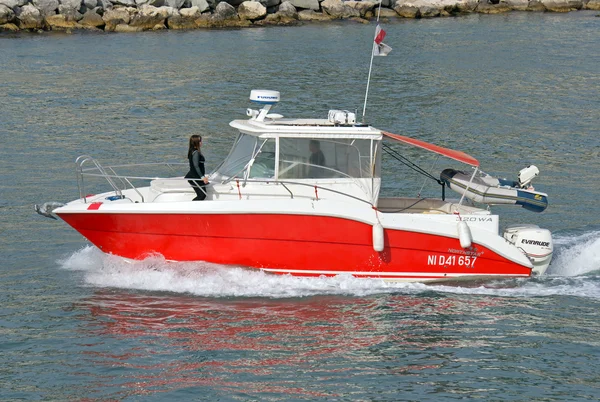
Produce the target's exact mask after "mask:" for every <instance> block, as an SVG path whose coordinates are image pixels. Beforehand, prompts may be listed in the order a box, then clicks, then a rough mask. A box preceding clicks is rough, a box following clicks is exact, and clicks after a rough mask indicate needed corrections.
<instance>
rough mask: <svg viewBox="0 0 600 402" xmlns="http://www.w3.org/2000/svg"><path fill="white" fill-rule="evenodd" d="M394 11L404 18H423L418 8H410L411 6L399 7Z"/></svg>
mask: <svg viewBox="0 0 600 402" xmlns="http://www.w3.org/2000/svg"><path fill="white" fill-rule="evenodd" d="M394 10H395V11H396V13H397V14H398V15H399V16H400V17H402V18H419V17H420V16H421V12H420V11H419V8H418V7H414V6H409V5H405V4H403V5H397V6H396V7H395V8H394Z"/></svg>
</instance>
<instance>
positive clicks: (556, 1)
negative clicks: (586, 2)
mask: <svg viewBox="0 0 600 402" xmlns="http://www.w3.org/2000/svg"><path fill="white" fill-rule="evenodd" d="M540 2H541V3H542V4H543V5H544V7H546V10H548V11H554V12H556V13H567V12H569V11H573V10H581V9H582V8H583V1H581V0H540Z"/></svg>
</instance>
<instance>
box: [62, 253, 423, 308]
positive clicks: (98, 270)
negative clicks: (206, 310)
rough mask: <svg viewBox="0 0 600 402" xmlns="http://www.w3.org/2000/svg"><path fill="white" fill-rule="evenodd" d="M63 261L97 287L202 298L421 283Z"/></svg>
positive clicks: (90, 257) (374, 289)
mask: <svg viewBox="0 0 600 402" xmlns="http://www.w3.org/2000/svg"><path fill="white" fill-rule="evenodd" d="M59 264H60V265H61V266H62V268H64V269H68V270H73V271H83V272H84V282H85V283H86V284H87V285H91V286H97V287H115V288H127V289H140V290H153V291H170V292H178V293H191V294H194V295H200V296H220V297H229V296H244V297H254V296H260V297H277V298H279V297H303V296H312V295H317V294H319V295H322V294H340V295H341V294H346V295H347V294H351V295H357V296H362V295H368V294H374V293H382V292H390V291H393V290H394V289H398V288H402V289H405V291H407V292H410V291H413V292H420V291H422V290H424V289H427V288H426V286H425V285H423V284H418V283H415V284H394V283H387V282H384V281H383V280H379V279H367V280H365V279H358V278H354V277H353V276H351V275H339V276H336V277H333V278H326V277H320V278H303V277H293V276H291V275H273V274H266V273H264V272H262V271H256V270H251V269H247V268H241V267H231V266H227V267H225V266H222V265H218V264H210V263H205V262H199V261H198V262H181V263H175V262H166V261H165V260H164V259H163V258H162V257H151V258H148V259H145V260H143V261H134V262H128V261H126V260H124V259H122V258H119V257H115V256H111V255H106V254H104V253H102V252H101V251H100V250H98V249H97V248H95V247H91V246H89V247H86V248H84V249H82V250H80V251H78V252H76V253H74V254H73V255H71V256H69V257H68V258H66V259H65V260H63V261H59Z"/></svg>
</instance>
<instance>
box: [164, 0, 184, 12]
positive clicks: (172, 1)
mask: <svg viewBox="0 0 600 402" xmlns="http://www.w3.org/2000/svg"><path fill="white" fill-rule="evenodd" d="M184 1H185V0H164V2H165V4H164V6H165V7H173V8H175V9H177V10H179V9H180V8H181V7H182V6H183V2H184Z"/></svg>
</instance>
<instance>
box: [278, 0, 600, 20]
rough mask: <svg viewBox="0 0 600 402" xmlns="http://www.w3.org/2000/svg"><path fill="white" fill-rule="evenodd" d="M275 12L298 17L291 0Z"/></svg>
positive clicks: (286, 16)
mask: <svg viewBox="0 0 600 402" xmlns="http://www.w3.org/2000/svg"><path fill="white" fill-rule="evenodd" d="M599 1H600V0H599ZM276 14H279V15H280V16H281V18H292V19H295V20H297V19H298V11H297V10H296V7H294V5H293V4H292V2H291V1H284V2H283V3H281V4H280V5H279V9H278V10H277V13H276Z"/></svg>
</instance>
